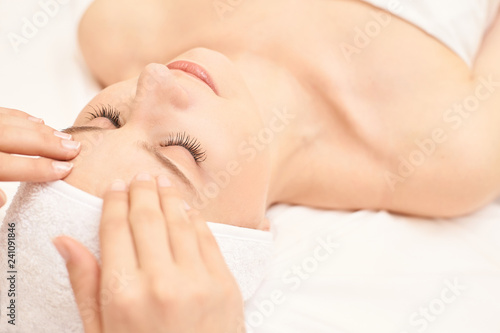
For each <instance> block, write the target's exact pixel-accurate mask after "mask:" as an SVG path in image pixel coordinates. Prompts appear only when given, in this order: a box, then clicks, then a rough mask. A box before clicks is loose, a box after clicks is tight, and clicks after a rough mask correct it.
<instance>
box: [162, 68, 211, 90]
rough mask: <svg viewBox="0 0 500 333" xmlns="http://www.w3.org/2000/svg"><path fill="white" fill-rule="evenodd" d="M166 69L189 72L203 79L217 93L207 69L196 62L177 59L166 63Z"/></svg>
mask: <svg viewBox="0 0 500 333" xmlns="http://www.w3.org/2000/svg"><path fill="white" fill-rule="evenodd" d="M167 67H168V69H177V70H181V71H183V72H185V73H188V74H191V75H193V76H195V77H196V78H198V79H200V80H201V81H203V82H204V83H205V84H206V85H207V86H209V87H210V88H211V89H212V90H213V92H214V93H215V94H217V95H218V94H219V93H218V91H217V88H216V87H215V84H214V81H213V80H212V78H211V77H210V74H208V72H207V70H206V69H205V68H203V67H201V66H200V65H198V64H195V63H194V62H191V61H186V60H178V61H174V62H172V63H170V64H168V65H167Z"/></svg>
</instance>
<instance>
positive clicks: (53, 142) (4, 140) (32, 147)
mask: <svg viewBox="0 0 500 333" xmlns="http://www.w3.org/2000/svg"><path fill="white" fill-rule="evenodd" d="M4 121H5V120H4ZM26 122H28V123H30V122H29V121H26ZM31 123H32V124H33V125H29V126H27V127H20V126H11V125H3V124H0V151H2V152H4V153H11V154H20V155H31V156H42V157H47V158H52V159H56V160H70V159H73V158H75V157H76V155H78V153H79V151H80V143H79V142H77V141H73V140H71V135H70V134H66V133H62V132H59V131H55V130H53V129H51V128H50V127H48V126H46V125H42V124H35V123H33V122H31Z"/></svg>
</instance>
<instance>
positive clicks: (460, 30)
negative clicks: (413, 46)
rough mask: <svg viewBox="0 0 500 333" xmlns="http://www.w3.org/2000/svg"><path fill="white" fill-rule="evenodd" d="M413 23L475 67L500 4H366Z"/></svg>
mask: <svg viewBox="0 0 500 333" xmlns="http://www.w3.org/2000/svg"><path fill="white" fill-rule="evenodd" d="M363 1H364V2H368V3H370V4H372V5H374V6H377V7H379V8H382V9H384V10H387V11H390V12H392V13H393V14H395V15H397V16H399V17H401V18H402V19H404V20H407V21H408V22H410V23H413V24H414V25H415V26H417V27H419V28H420V29H422V30H424V31H426V32H427V33H429V34H430V35H432V36H434V37H436V38H437V39H438V40H440V41H441V42H442V43H443V44H445V45H446V46H448V47H449V48H450V49H451V50H452V51H454V52H455V53H456V54H457V55H458V56H460V57H461V58H462V59H463V60H464V61H465V62H466V63H467V65H469V66H471V65H472V64H473V63H474V59H475V58H476V55H477V52H478V51H479V47H480V46H481V42H482V41H483V37H484V34H485V33H486V31H487V30H488V28H489V27H490V25H491V23H492V22H493V19H494V18H495V17H496V16H497V13H498V9H499V8H500V0H439V1H429V0H426V1H422V0H363Z"/></svg>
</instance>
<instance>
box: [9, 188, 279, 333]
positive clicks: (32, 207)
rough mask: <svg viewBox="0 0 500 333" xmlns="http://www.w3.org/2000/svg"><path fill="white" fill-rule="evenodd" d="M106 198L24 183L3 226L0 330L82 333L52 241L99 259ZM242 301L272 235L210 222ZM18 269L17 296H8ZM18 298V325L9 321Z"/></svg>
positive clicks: (262, 267) (257, 276) (254, 283)
mask: <svg viewBox="0 0 500 333" xmlns="http://www.w3.org/2000/svg"><path fill="white" fill-rule="evenodd" d="M101 208H102V200H101V199H100V198H97V197H94V196H92V195H90V194H88V193H86V192H83V191H81V190H79V189H76V188H74V187H72V186H70V185H69V184H67V183H65V182H63V181H57V182H52V183H42V184H35V183H25V184H22V185H21V186H20V188H19V190H18V192H17V194H16V196H15V198H14V200H13V202H12V205H11V206H10V208H9V210H8V212H7V215H6V217H5V220H4V223H3V225H2V226H1V228H0V249H1V250H0V253H1V258H0V272H1V275H0V276H1V282H0V290H1V297H0V309H1V310H0V313H1V321H0V332H2V333H7V332H23V333H28V332H29V333H32V332H33V333H34V332H36V333H44V332H50V333H58V332H64V333H67V332H83V326H82V323H81V319H80V317H79V314H78V309H77V305H76V302H75V299H74V296H73V292H72V289H71V286H70V283H69V279H68V274H67V271H66V268H65V265H64V261H63V259H62V258H61V257H60V256H59V254H58V253H57V251H56V249H55V247H54V246H53V244H52V243H51V239H52V238H54V237H56V236H59V235H68V236H70V237H73V238H75V239H77V240H79V241H80V242H81V243H82V244H84V245H85V246H87V247H88V248H89V249H90V251H91V252H92V253H93V254H94V255H96V257H97V258H99V239H98V229H99V221H100V215H101ZM10 223H15V247H16V253H15V260H16V261H15V267H14V268H13V269H11V268H9V267H8V260H7V259H8V257H7V253H6V250H7V247H8V244H7V239H8V233H9V230H8V229H9V224H10ZM209 227H210V229H211V230H212V232H213V233H214V235H215V237H216V239H217V242H218V244H219V246H220V248H221V251H222V253H223V255H224V257H225V259H226V262H227V264H228V266H229V268H230V269H231V271H232V273H233V274H234V276H235V277H236V280H237V281H238V284H239V286H240V289H241V291H242V294H243V297H244V299H248V298H249V297H250V296H251V295H252V294H253V293H254V292H255V290H256V289H257V287H258V285H259V283H260V282H261V280H262V278H263V276H264V274H265V271H266V264H267V262H268V259H269V258H270V257H271V252H272V235H271V233H270V232H264V231H259V230H253V229H246V228H239V227H234V226H229V225H222V224H216V223H209ZM11 270H14V271H15V272H16V273H15V274H14V275H15V292H16V295H15V298H11V297H9V296H8V290H9V288H10V282H9V281H8V280H7V277H8V276H10V275H11V274H8V273H7V272H8V271H11ZM10 299H15V307H16V310H15V314H16V317H15V324H16V325H15V326H13V325H10V324H8V322H7V320H8V319H9V318H8V317H7V314H8V313H9V311H10V310H7V307H8V306H9V304H10V303H9V302H10Z"/></svg>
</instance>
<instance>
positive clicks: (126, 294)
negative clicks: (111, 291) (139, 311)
mask: <svg viewBox="0 0 500 333" xmlns="http://www.w3.org/2000/svg"><path fill="white" fill-rule="evenodd" d="M142 299H143V296H142V293H141V292H140V291H139V290H138V289H137V288H133V287H129V288H126V289H125V290H123V291H122V292H120V293H118V294H115V295H114V297H112V298H111V299H110V301H109V309H112V310H114V311H117V312H118V313H121V314H122V315H128V314H131V313H132V312H133V308H134V307H135V306H137V305H138V304H139V303H140V302H141V300H142Z"/></svg>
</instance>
